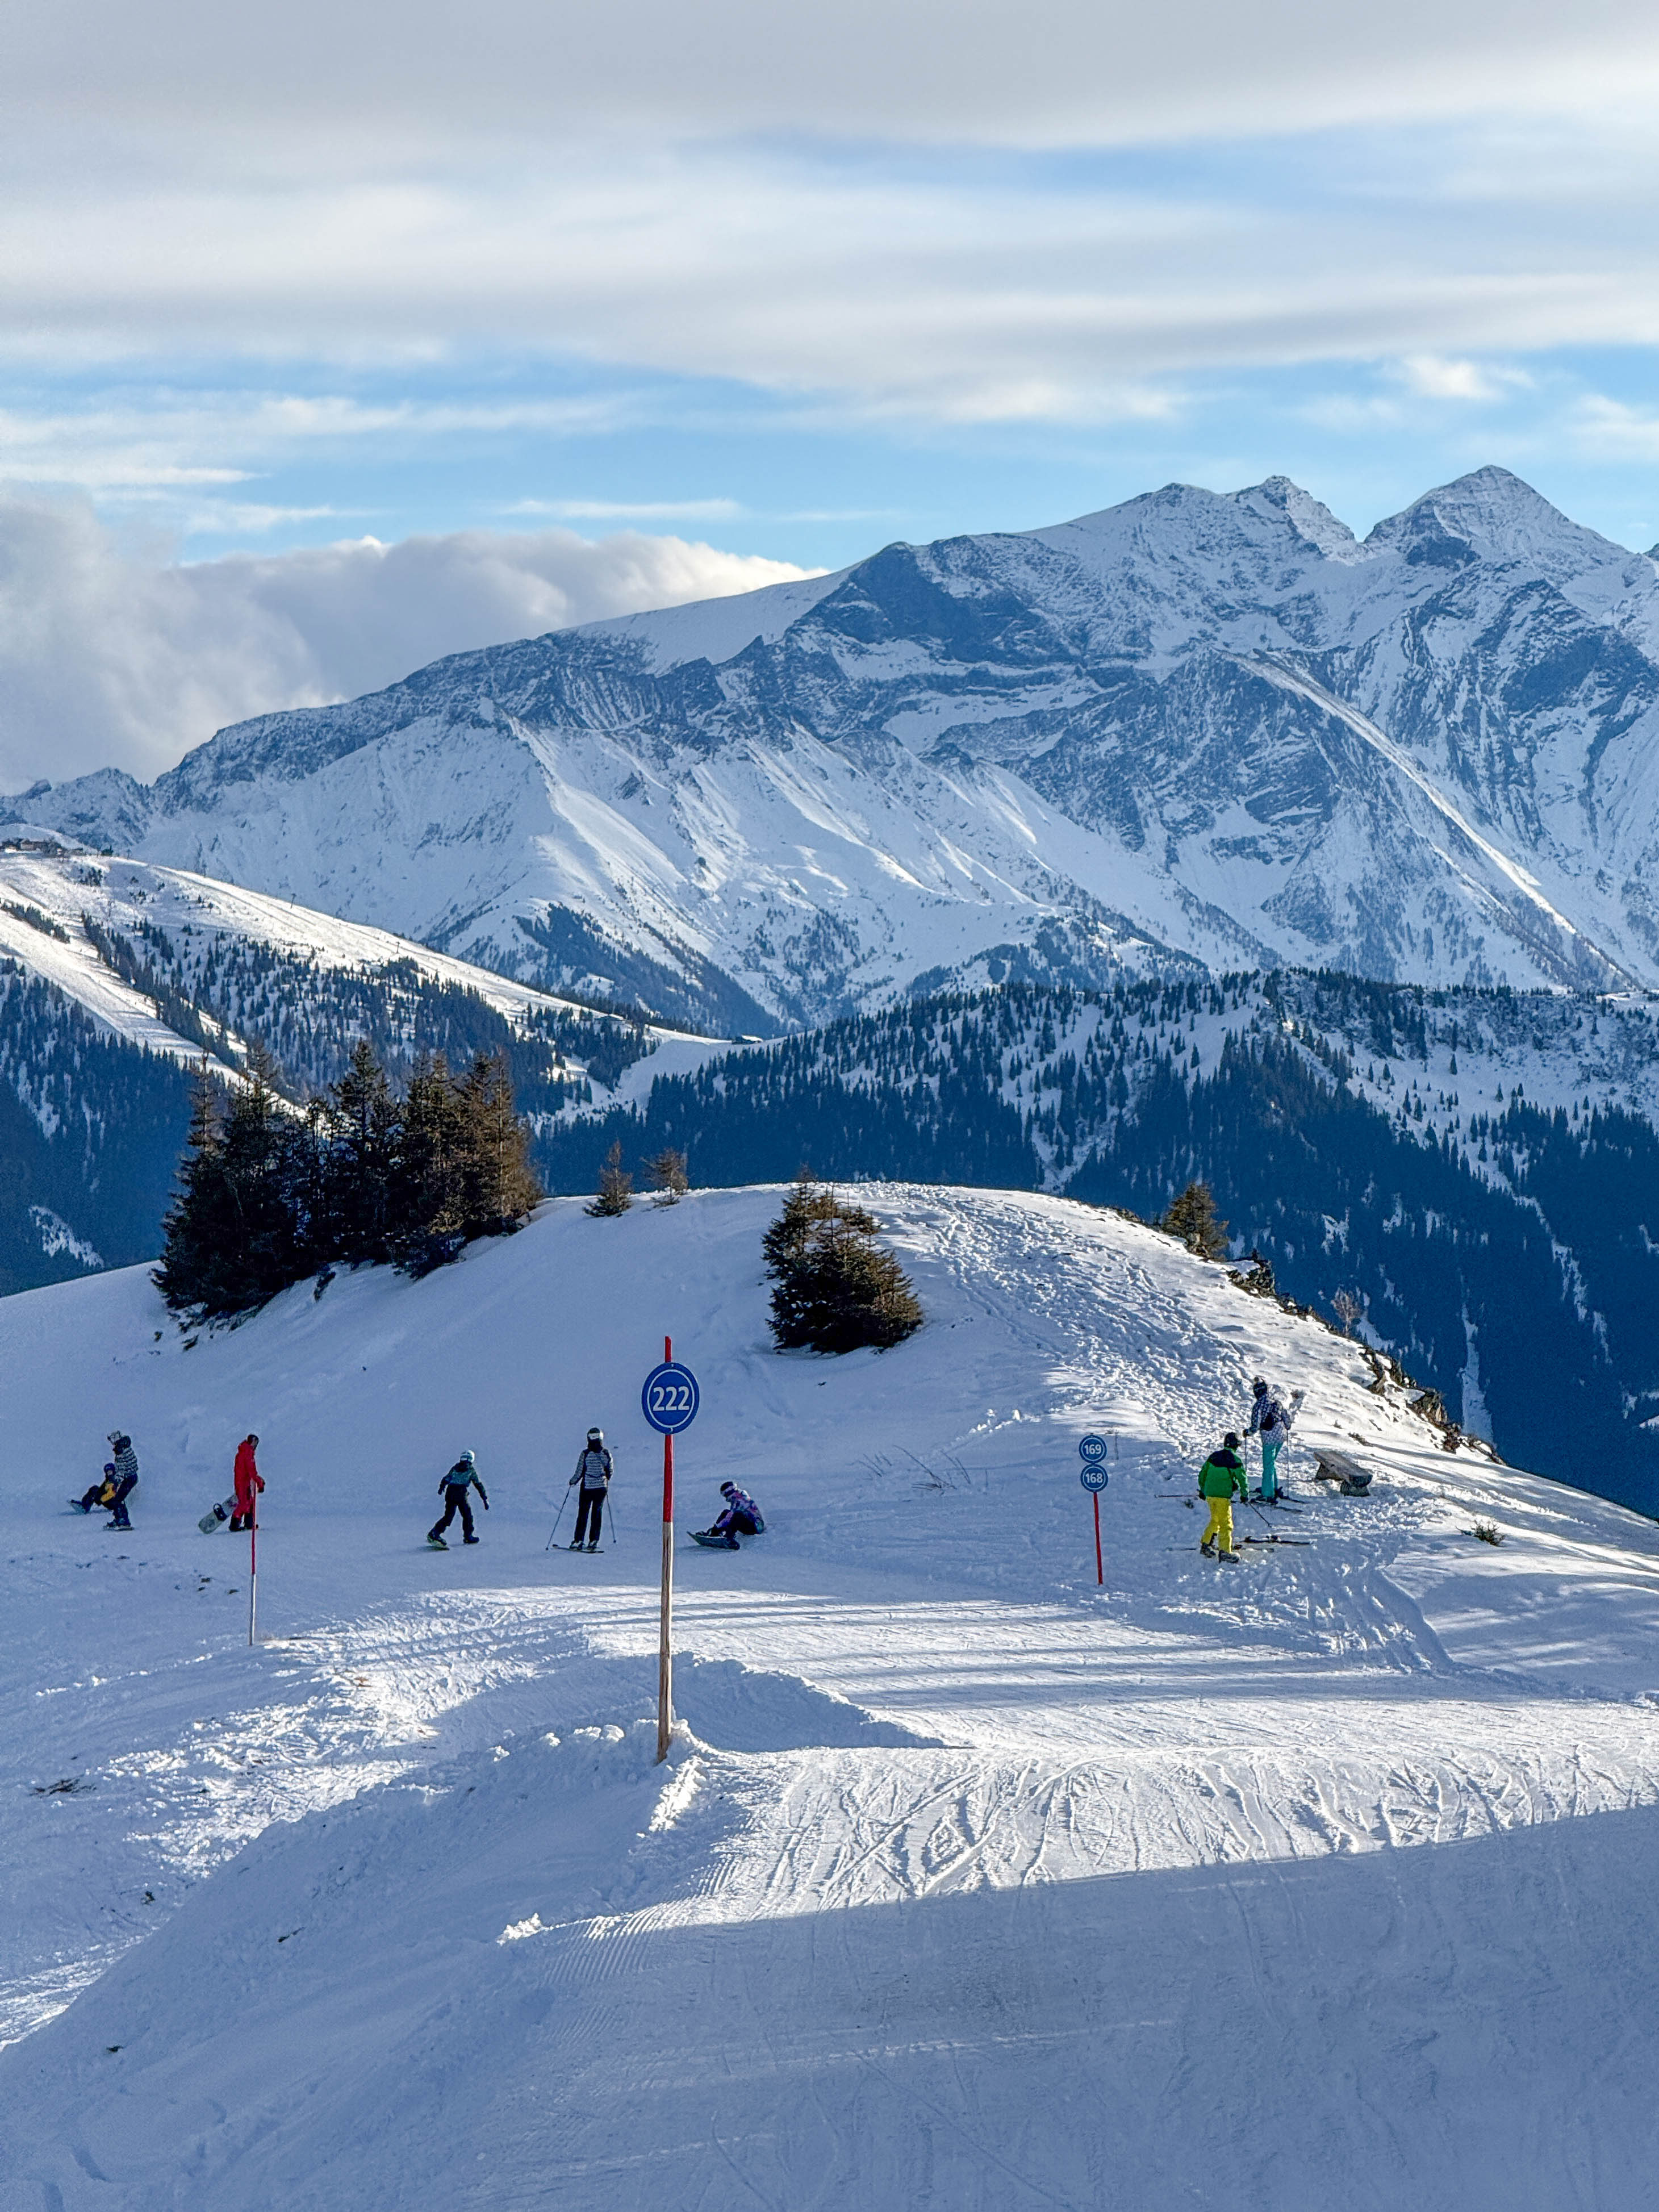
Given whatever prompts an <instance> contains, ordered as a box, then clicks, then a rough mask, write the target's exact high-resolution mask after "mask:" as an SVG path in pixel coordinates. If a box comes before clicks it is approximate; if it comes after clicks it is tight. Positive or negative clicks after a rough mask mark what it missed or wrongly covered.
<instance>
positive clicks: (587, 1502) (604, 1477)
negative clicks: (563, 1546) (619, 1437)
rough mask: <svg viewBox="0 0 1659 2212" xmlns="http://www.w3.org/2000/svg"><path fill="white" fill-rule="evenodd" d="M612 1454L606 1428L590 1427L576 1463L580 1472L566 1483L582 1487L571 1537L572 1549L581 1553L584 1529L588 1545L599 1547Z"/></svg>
mask: <svg viewBox="0 0 1659 2212" xmlns="http://www.w3.org/2000/svg"><path fill="white" fill-rule="evenodd" d="M611 1472H612V1469H611V1455H610V1453H609V1452H608V1451H607V1450H606V1449H605V1431H604V1430H603V1429H590V1430H589V1431H588V1432H587V1442H586V1443H585V1444H584V1445H583V1446H582V1448H581V1453H580V1457H579V1458H578V1459H577V1462H576V1472H575V1473H574V1474H573V1475H572V1476H571V1478H570V1480H569V1481H568V1483H566V1485H565V1488H566V1489H567V1490H575V1489H576V1486H577V1484H578V1483H580V1485H581V1488H580V1491H578V1492H577V1495H576V1533H575V1534H574V1536H573V1537H572V1538H571V1539H570V1548H571V1550H572V1551H573V1552H580V1549H581V1547H582V1536H583V1532H584V1531H586V1537H587V1548H588V1550H589V1551H590V1552H597V1551H598V1550H599V1522H600V1520H601V1518H602V1516H603V1515H604V1512H605V1492H606V1491H607V1490H609V1489H610V1487H611Z"/></svg>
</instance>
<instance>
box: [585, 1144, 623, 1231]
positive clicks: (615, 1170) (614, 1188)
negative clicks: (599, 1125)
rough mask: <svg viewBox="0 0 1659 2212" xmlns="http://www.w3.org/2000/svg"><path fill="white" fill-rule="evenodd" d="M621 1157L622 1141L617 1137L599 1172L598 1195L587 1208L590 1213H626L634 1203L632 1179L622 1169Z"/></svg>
mask: <svg viewBox="0 0 1659 2212" xmlns="http://www.w3.org/2000/svg"><path fill="white" fill-rule="evenodd" d="M622 1157H623V1152H622V1139H621V1138H620V1137H618V1138H617V1141H616V1143H615V1144H613V1145H612V1146H611V1150H610V1151H609V1152H607V1153H606V1154H605V1165H604V1166H603V1167H602V1168H601V1169H600V1170H599V1195H598V1197H597V1198H595V1200H593V1203H592V1206H589V1207H588V1208H587V1211H588V1212H590V1213H593V1214H600V1215H605V1214H615V1213H626V1212H627V1211H628V1209H629V1206H632V1204H633V1203H634V1178H633V1176H631V1175H629V1172H628V1170H627V1169H626V1168H624V1167H623V1164H622Z"/></svg>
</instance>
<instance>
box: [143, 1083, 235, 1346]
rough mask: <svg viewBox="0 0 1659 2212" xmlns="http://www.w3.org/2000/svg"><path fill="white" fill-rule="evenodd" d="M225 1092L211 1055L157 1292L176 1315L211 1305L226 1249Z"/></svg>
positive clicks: (193, 1112)
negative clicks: (216, 1268)
mask: <svg viewBox="0 0 1659 2212" xmlns="http://www.w3.org/2000/svg"><path fill="white" fill-rule="evenodd" d="M223 1103H224V1094H223V1092H222V1091H221V1090H220V1088H219V1086H218V1085H217V1084H216V1083H215V1082H214V1081H213V1080H212V1079H211V1078H210V1076H209V1074H208V1072H207V1057H206V1055H205V1054H204V1055H203V1057H202V1060H201V1061H200V1063H199V1065H198V1067H197V1078H196V1088H195V1090H194V1091H193V1092H192V1093H191V1102H190V1134H189V1135H188V1136H187V1137H186V1138H185V1150H184V1156H183V1158H181V1159H180V1160H179V1189H178V1194H177V1196H176V1197H175V1198H174V1200H173V1205H172V1206H171V1207H170V1208H169V1209H168V1212H167V1219H166V1222H165V1223H164V1225H163V1243H162V1248H161V1265H160V1266H159V1267H157V1268H156V1270H155V1286H156V1288H157V1289H158V1290H159V1291H161V1295H162V1297H164V1298H165V1299H166V1300H167V1304H168V1305H169V1306H171V1307H172V1308H173V1310H174V1311H175V1312H187V1311H193V1310H197V1309H199V1308H202V1307H204V1306H205V1305H206V1304H207V1303H208V1301H209V1297H210V1278H211V1275H212V1272H213V1267H214V1263H215V1259H216V1255H217V1254H218V1253H219V1252H221V1251H222V1249H223V1242H224V1232H225V1230H226V1228H227V1226H228V1224H227V1220H226V1209H225V1205H224V1196H225V1172H224V1140H223V1132H222V1109H223Z"/></svg>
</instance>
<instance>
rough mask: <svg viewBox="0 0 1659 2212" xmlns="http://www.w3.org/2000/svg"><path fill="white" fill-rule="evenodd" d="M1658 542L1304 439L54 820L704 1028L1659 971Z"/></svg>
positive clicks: (440, 670)
mask: <svg viewBox="0 0 1659 2212" xmlns="http://www.w3.org/2000/svg"><path fill="white" fill-rule="evenodd" d="M1656 760H1659V568H1656V564H1655V562H1654V561H1653V560H1652V558H1651V557H1650V556H1647V555H1645V554H1635V553H1631V552H1628V551H1626V550H1625V549H1623V548H1621V547H1618V546H1615V545H1613V544H1609V543H1608V542H1607V540H1605V539H1602V538H1598V537H1597V536H1596V535H1595V533H1594V532H1589V531H1585V530H1583V529H1581V528H1579V526H1577V525H1576V524H1574V523H1572V522H1571V521H1569V520H1568V519H1567V518H1566V517H1565V516H1563V515H1561V514H1559V513H1557V511H1556V510H1555V509H1554V508H1553V507H1550V506H1549V504H1548V503H1547V501H1544V500H1542V499H1541V498H1540V497H1539V495H1537V494H1536V493H1535V492H1534V491H1532V490H1531V489H1529V488H1528V486H1526V485H1525V484H1523V483H1520V482H1519V481H1518V479H1516V477H1512V476H1510V475H1508V474H1507V473H1506V472H1505V471H1503V470H1500V469H1483V470H1480V471H1476V472H1475V473H1474V474H1473V475H1471V476H1469V477H1464V478H1462V479H1461V480H1460V481H1459V482H1458V483H1455V484H1452V485H1449V486H1445V487H1443V488H1441V489H1439V490H1437V491H1435V492H1431V493H1430V494H1427V495H1425V497H1424V498H1423V499H1422V500H1419V501H1417V502H1416V503H1415V504H1414V505H1413V507H1410V508H1408V509H1407V511H1406V512H1405V513H1403V514H1401V515H1399V516H1396V517H1394V518H1393V519H1391V520H1389V521H1387V522H1385V523H1382V524H1379V525H1378V526H1377V527H1376V529H1375V530H1374V531H1373V532H1371V534H1370V537H1369V538H1367V539H1366V540H1365V541H1364V544H1358V543H1357V542H1356V541H1355V540H1354V539H1353V538H1352V535H1351V534H1350V533H1349V532H1347V531H1346V529H1345V528H1344V526H1342V525H1341V524H1340V522H1339V521H1338V520H1336V518H1334V516H1332V515H1330V514H1329V513H1328V512H1327V511H1326V510H1325V509H1323V508H1322V507H1320V506H1319V504H1318V502H1317V501H1314V500H1312V499H1310V497H1309V495H1307V494H1305V493H1304V492H1302V491H1300V490H1299V489H1297V487H1296V486H1295V485H1293V484H1291V483H1287V482H1286V481H1285V479H1283V478H1273V479H1270V480H1269V481H1268V482H1267V483H1264V484H1261V485H1258V486H1255V487H1253V488H1250V489H1246V490H1244V491H1241V492H1237V493H1234V494H1231V495H1218V494H1215V493H1211V492H1207V491H1204V490H1200V489H1195V488H1193V487H1191V486H1182V485H1172V486H1169V487H1166V488H1165V489H1164V490H1162V491H1159V492H1157V493H1153V494H1150V495H1146V496H1145V497H1144V498H1141V499H1138V500H1132V501H1128V502H1127V503H1126V504H1125V505H1124V506H1122V507H1116V508H1113V509H1110V510H1108V511H1106V512H1104V513H1099V514H1093V515H1088V516H1085V517H1083V518H1081V519H1080V520H1078V521H1075V522H1072V523H1067V524H1064V525H1060V526H1057V527H1054V528H1050V529H1044V530H1038V531H1033V532H1025V533H1010V534H1005V535H999V536H994V537H982V538H953V539H948V540H944V541H941V542H940V543H939V544H934V545H930V546H921V547H915V546H905V545H895V546H890V547H888V548H886V549H884V550H882V551H881V552H878V553H877V554H875V555H873V556H872V557H871V558H870V559H868V560H866V561H864V562H860V563H858V564H857V565H856V566H855V567H854V568H850V569H848V570H846V571H844V572H842V574H838V575H835V576H829V577H822V578H816V579H812V580H810V581H808V582H805V583H801V584H790V585H785V586H775V587H772V588H769V590H767V591H764V592H757V593H755V594H753V595H751V596H750V598H747V599H744V598H738V599H723V600H720V601H719V602H715V603H711V605H709V606H708V607H703V608H697V607H690V608H679V609H674V610H671V611H665V612H664V613H662V614H659V615H641V616H634V617H628V618H627V619H626V621H624V622H621V623H607V624H601V625H598V626H594V627H592V628H589V629H582V630H576V631H570V632H565V633H558V634H555V635H550V636H548V637H545V638H540V639H535V640H531V641H525V642H523V643H520V644H515V645H511V646H506V647H498V648H495V649H492V650H491V651H489V652H485V653H472V654H463V655H460V656H458V657H456V658H454V659H448V660H445V661H441V662H437V663H435V664H434V665H432V666H431V667H429V668H428V669H425V670H422V671H419V672H418V673H416V675H414V676H411V677H410V678H408V679H407V680H406V681H405V682H404V683H403V684H398V685H394V686H392V688H391V689H390V690H387V691H385V692H382V693H380V694H376V695H374V696H372V697H369V698H366V699H362V700H358V701H356V702H352V703H351V704H349V705H348V706H343V707H339V708H328V709H323V710H319V711H316V712H306V713H299V714H286V715H273V716H267V717H264V718H263V719H262V720H258V721H257V722H252V723H247V724H244V725H241V726H239V727H237V728H235V729H232V730H228V731H225V732H221V733H220V735H219V736H218V737H216V738H214V739H213V740H212V741H211V743H210V744H207V745H205V746H204V747H202V748H200V749H199V750H197V752H195V753H193V754H192V755H191V757H189V758H188V759H187V760H186V761H185V763H182V764H181V765H180V767H179V769H175V770H173V772H172V773H171V774H170V775H167V776H164V777H162V778H161V780H160V781H158V782H157V783H156V784H155V786H154V787H148V788H146V787H140V786H138V785H137V784H135V783H133V782H131V780H130V779H123V778H120V777H118V776H112V775H103V776H100V777H93V778H88V779H84V780H83V781H82V782H80V783H79V784H76V785H71V786H66V787H64V788H63V789H62V790H60V791H57V792H46V793H31V794H30V795H29V796H28V798H27V801H26V802H20V806H23V807H25V808H26V811H27V812H28V813H29V814H30V815H31V816H38V817H40V819H42V820H44V821H46V822H47V823H53V824H55V825H57V826H58V828H60V829H64V830H67V831H70V832H71V833H73V834H76V835H79V836H85V837H87V838H88V839H90V840H91V841H92V842H98V843H108V844H111V845H113V846H115V847H117V848H120V849H123V850H127V851H131V852H134V853H136V854H138V855H139V856H140V857H143V858H146V859H149V860H155V861H161V862H163V863H165V864H167V865H169V866H178V867H183V868H187V869H194V870H198V871H202V872H207V873H210V874H212V875H215V876H217V877H220V878H228V879H230V880H234V881H236V882H240V883H244V884H250V885H252V886H255V887H257V888H258V889H259V890H264V891H267V892H276V893H280V894H285V895H288V896H293V897H295V898H297V899H299V900H300V901H301V902H302V903H303V904H305V905H307V906H308V907H311V908H316V909H319V910H322V911H326V912H331V913H335V914H338V915H343V916H347V917H349V918H350V919H352V920H354V921H363V922H369V923H374V924H376V925H378V926H381V927H391V928H393V929H395V930H397V931H398V932H399V933H402V934H403V935H404V936H406V937H410V938H413V939H419V940H421V941H422V942H426V943H428V944H433V945H441V946H443V947H444V948H445V949H446V950H447V951H450V952H452V953H453V954H456V955H459V956H463V957H465V958H467V959H470V960H471V961H474V962H477V963H480V964H482V965H484V966H487V967H491V968H495V969H499V970H500V971H501V972H503V973H505V974H507V975H516V976H519V977H520V978H522V979H523V980H525V981H533V982H536V983H539V984H541V985H543V986H544V987H552V988H555V989H559V988H563V989H570V988H573V987H578V986H579V984H580V982H581V981H582V979H584V978H586V979H588V984H589V987H592V979H599V981H600V982H602V983H603V982H604V981H605V980H606V979H608V980H609V983H610V987H611V989H612V991H613V992H614V993H616V994H620V995H623V996H624V997H626V998H628V999H629V1000H639V1001H640V1002H641V1003H643V1004H646V1005H647V1006H655V1007H657V1008H659V1009H661V1010H665V1011H671V1012H673V1014H674V1015H675V1017H676V1018H684V1019H686V1020H689V1021H694V1022H695V1023H696V1024H697V1025H699V1026H701V1027H703V1028H705V1029H709V1028H712V1029H716V1030H723V1031H725V1032H726V1033H728V1034H729V1033H730V1032H731V1031H732V1030H763V1029H766V1028H769V1027H775V1026H777V1025H779V1024H783V1025H793V1024H810V1023H811V1022H813V1021H817V1020H821V1019H823V1018H826V1017H829V1016H832V1015H835V1014H836V1013H840V1012H846V1011H848V1010H850V1009H852V1008H854V1007H858V1006H870V1005H878V1004H881V1003H883V1002H884V1001H885V1000H889V999H890V998H892V997H893V996H895V995H896V994H902V993H903V992H905V991H907V990H908V989H911V988H913V987H915V985H916V984H917V982H918V981H937V980H941V979H943V980H948V979H950V978H951V977H952V976H955V975H958V974H962V973H964V972H966V971H967V970H968V969H970V968H971V967H972V966H973V965H974V963H976V962H982V961H985V960H987V959H989V958H992V957H997V958H1000V959H1002V960H1003V961H1004V963H1005V964H1006V965H1012V967H1014V968H1015V969H1021V970H1023V971H1024V972H1028V973H1030V974H1032V975H1036V976H1038V977H1041V978H1046V979H1048V980H1053V981H1069V982H1091V983H1098V982H1100V981H1105V980H1109V978H1110V976H1111V975H1113V974H1114V973H1115V972H1117V971H1118V969H1120V968H1121V967H1122V966H1124V965H1127V966H1129V967H1131V968H1134V969H1139V970H1143V971H1144V970H1146V969H1155V970H1156V969H1164V968H1168V967H1169V966H1170V965H1172V964H1178V963H1180V962H1182V961H1183V960H1197V961H1200V962H1202V963H1206V964H1207V965H1209V966H1211V967H1212V968H1214V969H1229V968H1239V967H1249V966H1261V965H1265V964H1272V963H1276V962H1285V963H1291V964H1296V965H1303V966H1325V967H1334V968H1342V969H1347V970H1349V971H1350V972H1352V973H1357V974H1360V975H1369V976H1373V977H1377V978H1380V979H1384V980H1389V979H1393V980H1402V981H1421V982H1425V983H1429V984H1433V985H1437V986H1442V985H1453V984H1462V983H1471V984H1476V985H1480V984H1486V983H1491V982H1508V983H1510V984H1513V985H1516V986H1529V985H1533V984H1537V983H1546V984H1565V985H1569V986H1572V987H1590V988H1601V989H1607V988H1619V987H1627V986H1629V985H1630V984H1632V983H1634V984H1637V985H1639V986H1641V987H1655V986H1656V985H1659V952H1656V947H1659V900H1656V898H1655V896H1654V895H1653V894H1652V892H1651V890H1650V885H1651V884H1653V883H1654V881H1655V880H1656V876H1659V769H1656V768H1655V766H1654V763H1655V762H1656Z"/></svg>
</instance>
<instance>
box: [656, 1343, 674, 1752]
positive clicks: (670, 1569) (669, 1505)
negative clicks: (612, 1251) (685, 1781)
mask: <svg viewBox="0 0 1659 2212" xmlns="http://www.w3.org/2000/svg"><path fill="white" fill-rule="evenodd" d="M662 1356H663V1362H664V1364H665V1365H666V1364H667V1363H668V1362H669V1361H670V1360H671V1359H672V1358H673V1357H674V1340H673V1338H672V1337H671V1336H665V1337H664V1339H663V1340H662ZM673 1628H674V1439H673V1437H671V1436H667V1435H665V1437H663V1440H662V1626H661V1634H660V1641H659V1645H658V1651H657V1758H658V1761H659V1763H660V1762H661V1761H662V1760H663V1759H666V1758H667V1756H668V1740H669V1738H670V1736H671V1735H673V1733H674V1657H673V1650H672V1643H671V1639H672V1636H673Z"/></svg>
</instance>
